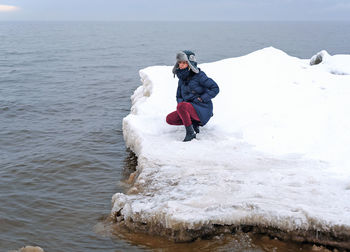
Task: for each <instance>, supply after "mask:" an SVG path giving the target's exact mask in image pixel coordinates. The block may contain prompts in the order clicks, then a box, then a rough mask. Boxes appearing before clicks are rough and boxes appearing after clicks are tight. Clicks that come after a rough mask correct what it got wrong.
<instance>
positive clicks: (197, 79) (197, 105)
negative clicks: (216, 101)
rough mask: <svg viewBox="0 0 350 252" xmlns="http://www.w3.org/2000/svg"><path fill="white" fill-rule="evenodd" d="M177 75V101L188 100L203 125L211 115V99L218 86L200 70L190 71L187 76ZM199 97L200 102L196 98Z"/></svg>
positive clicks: (216, 92)
mask: <svg viewBox="0 0 350 252" xmlns="http://www.w3.org/2000/svg"><path fill="white" fill-rule="evenodd" d="M177 76H178V77H179V82H178V87H177V92H176V100H177V103H179V102H183V101H185V102H190V103H191V104H192V105H193V107H194V109H195V110H196V112H197V114H198V117H199V119H200V120H201V125H202V126H204V125H205V124H206V123H207V122H208V121H209V119H210V118H211V117H212V116H213V103H212V101H211V99H213V98H214V97H215V96H216V95H217V94H218V93H219V86H218V85H217V84H216V82H215V81H214V80H213V79H211V78H208V77H207V75H206V74H205V73H204V72H203V71H201V70H200V68H199V73H197V74H196V73H194V72H192V71H191V73H190V74H189V76H188V77H187V78H184V79H183V78H181V76H180V75H178V74H177ZM198 97H200V98H201V99H202V102H201V101H199V100H198V99H197V98H198Z"/></svg>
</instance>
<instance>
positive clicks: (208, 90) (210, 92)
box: [199, 72, 220, 102]
mask: <svg viewBox="0 0 350 252" xmlns="http://www.w3.org/2000/svg"><path fill="white" fill-rule="evenodd" d="M199 84H200V85H202V86H203V87H204V88H205V92H204V93H203V94H202V95H201V96H200V97H201V99H202V101H203V102H209V101H210V100H211V99H213V98H214V97H215V96H216V95H217V94H218V93H219V91H220V89H219V86H218V84H216V82H215V81H214V80H213V79H211V78H208V77H207V75H206V74H205V73H204V72H203V74H202V76H201V77H200V79H199Z"/></svg>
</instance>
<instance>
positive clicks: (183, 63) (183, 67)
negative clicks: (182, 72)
mask: <svg viewBox="0 0 350 252" xmlns="http://www.w3.org/2000/svg"><path fill="white" fill-rule="evenodd" d="M178 63H179V68H180V69H185V68H186V67H188V63H187V61H179V62H178Z"/></svg>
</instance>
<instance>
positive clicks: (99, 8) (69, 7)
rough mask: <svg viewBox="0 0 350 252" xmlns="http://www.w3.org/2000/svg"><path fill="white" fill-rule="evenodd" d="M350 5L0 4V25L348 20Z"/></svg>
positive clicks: (100, 0)
mask: <svg viewBox="0 0 350 252" xmlns="http://www.w3.org/2000/svg"><path fill="white" fill-rule="evenodd" d="M349 13H350V0H212V1H209V0H177V1H166V0H123V1H120V0H0V20H103V21H104V20H174V21H181V20H184V21H189V20H190V21H197V20H200V21H202V20H210V21H211V20H218V21H226V20H227V21H231V20H233V21H236V20H252V21H253V20H298V21H299V20H347V21H350V15H349Z"/></svg>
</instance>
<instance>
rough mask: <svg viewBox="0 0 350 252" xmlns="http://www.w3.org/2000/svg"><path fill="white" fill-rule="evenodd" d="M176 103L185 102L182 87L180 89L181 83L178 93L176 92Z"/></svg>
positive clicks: (178, 86)
mask: <svg viewBox="0 0 350 252" xmlns="http://www.w3.org/2000/svg"><path fill="white" fill-rule="evenodd" d="M176 101H177V103H180V102H183V101H184V99H183V98H182V96H181V87H180V83H179V84H178V85H177V91H176Z"/></svg>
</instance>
